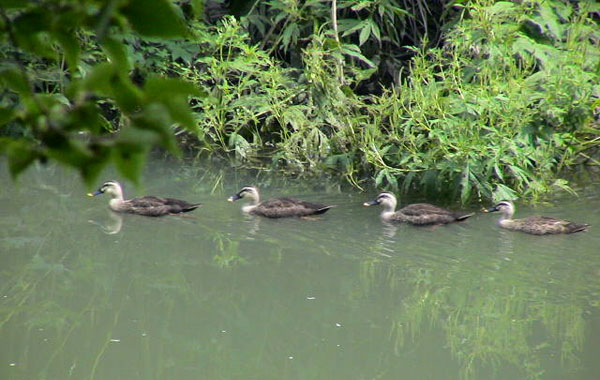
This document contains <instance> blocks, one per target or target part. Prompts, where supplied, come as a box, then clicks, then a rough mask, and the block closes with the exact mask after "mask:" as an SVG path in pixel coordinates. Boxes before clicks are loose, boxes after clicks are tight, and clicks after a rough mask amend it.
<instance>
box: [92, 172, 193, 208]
mask: <svg viewBox="0 0 600 380" xmlns="http://www.w3.org/2000/svg"><path fill="white" fill-rule="evenodd" d="M104 193H106V194H109V195H110V196H111V197H112V198H111V200H110V201H109V202H108V205H109V207H110V209H111V210H113V211H117V212H125V213H130V214H138V215H145V216H163V215H169V214H179V213H183V212H189V211H192V210H195V209H196V208H198V207H199V206H200V205H201V203H188V202H186V201H183V200H180V199H173V198H162V197H154V196H151V195H147V196H144V197H139V198H132V199H128V200H125V199H123V189H122V188H121V185H120V184H119V182H117V181H108V182H104V184H102V186H100V188H99V189H98V190H96V191H94V192H93V193H89V194H88V196H90V197H95V196H96V195H100V194H104Z"/></svg>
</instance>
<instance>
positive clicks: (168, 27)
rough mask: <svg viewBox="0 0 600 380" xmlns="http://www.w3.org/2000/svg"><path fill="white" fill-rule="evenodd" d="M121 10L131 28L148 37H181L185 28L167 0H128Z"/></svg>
mask: <svg viewBox="0 0 600 380" xmlns="http://www.w3.org/2000/svg"><path fill="white" fill-rule="evenodd" d="M121 12H122V13H123V15H125V17H126V18H127V20H128V21H129V23H130V24H131V26H132V27H133V29H134V30H135V31H137V32H138V33H140V34H142V35H144V36H148V37H164V38H170V37H183V36H185V35H186V29H185V27H184V24H183V20H181V18H180V17H179V16H178V15H177V13H176V12H175V10H174V9H173V6H172V5H171V4H170V2H169V1H167V0H129V2H128V4H127V5H125V6H124V7H122V8H121Z"/></svg>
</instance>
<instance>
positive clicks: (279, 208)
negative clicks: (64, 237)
mask: <svg viewBox="0 0 600 380" xmlns="http://www.w3.org/2000/svg"><path fill="white" fill-rule="evenodd" d="M242 198H248V199H250V200H251V203H249V204H247V205H244V206H243V207H242V211H243V212H245V213H248V214H252V215H260V216H264V217H267V218H286V217H306V216H311V215H320V214H324V213H326V212H327V211H329V209H331V208H333V207H335V206H328V205H324V204H321V203H315V202H308V201H303V200H299V199H294V198H270V199H267V200H266V201H262V202H261V201H260V195H259V194H258V189H257V188H256V187H254V186H244V187H243V188H242V189H241V190H240V191H239V192H238V193H237V194H235V195H232V196H230V197H229V198H228V199H227V200H228V201H229V202H235V201H237V200H238V199H242Z"/></svg>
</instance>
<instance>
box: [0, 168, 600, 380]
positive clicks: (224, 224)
mask: <svg viewBox="0 0 600 380" xmlns="http://www.w3.org/2000/svg"><path fill="white" fill-rule="evenodd" d="M149 167H151V168H152V169H148V170H147V171H146V173H145V177H144V186H145V187H144V188H143V189H138V190H137V191H136V189H135V188H134V187H133V186H132V185H130V184H126V185H125V193H126V196H130V197H131V196H135V195H141V194H142V193H144V194H153V195H162V196H170V197H178V198H182V199H186V200H188V201H194V202H197V201H199V202H203V203H204V206H203V207H202V208H200V209H198V210H196V211H195V212H194V213H193V214H192V215H193V217H184V218H182V217H165V218H145V217H140V216H135V215H124V216H122V217H121V216H118V215H115V214H112V213H111V212H110V211H109V210H108V198H107V197H102V196H101V197H96V198H93V199H92V198H87V197H85V196H84V195H85V193H86V192H87V191H88V190H90V189H88V188H86V187H84V186H83V185H82V184H81V183H80V182H79V178H78V176H77V175H76V173H72V172H67V171H63V170H60V169H58V168H56V167H45V168H43V167H40V168H33V169H32V170H30V171H29V172H27V173H26V174H25V175H24V176H23V177H22V178H20V180H19V182H18V183H17V184H13V183H12V182H11V181H10V179H9V176H8V174H7V169H6V165H4V164H2V165H0V181H1V183H2V185H1V187H0V342H1V345H0V378H1V379H3V380H9V379H129V380H130V379H511V380H513V379H567V378H569V379H597V376H598V373H600V361H599V360H598V358H599V357H600V338H599V337H600V312H599V308H598V306H599V304H600V249H599V247H600V213H599V212H598V210H600V197H599V196H598V195H597V191H596V190H597V188H596V189H591V188H588V189H582V191H581V192H580V193H581V196H580V197H579V198H574V197H570V196H569V197H565V198H564V199H562V200H561V201H560V202H552V203H550V204H547V205H545V206H542V207H537V208H536V209H531V208H527V207H525V206H522V205H521V204H518V209H517V217H518V216H519V215H521V216H526V215H533V214H534V213H535V214H544V215H551V216H559V217H564V218H567V219H571V220H574V221H579V222H587V223H590V224H592V228H591V229H590V231H589V232H587V233H580V234H575V235H570V236H548V237H537V236H529V235H525V234H520V233H515V232H510V231H504V230H499V229H498V228H497V227H496V220H497V215H488V214H477V215H476V216H475V217H473V218H471V219H469V220H468V221H467V222H465V223H463V224H456V225H449V226H442V227H428V228H414V227H411V226H406V225H399V226H389V225H384V224H382V223H381V222H380V220H379V217H378V214H379V210H378V209H377V208H375V207H370V208H366V207H362V203H363V202H364V201H365V200H369V199H371V198H372V197H373V196H374V195H375V194H374V193H373V192H369V193H360V192H358V191H356V190H352V189H345V190H341V189H340V188H339V187H337V186H336V185H335V184H331V183H330V182H329V181H327V180H323V181H319V182H320V183H318V184H316V183H315V184H311V185H306V184H300V183H291V184H288V185H287V187H285V188H281V185H278V183H277V181H274V180H269V179H268V177H260V176H259V177H256V176H253V177H250V176H249V175H248V174H244V173H242V172H236V171H235V170H234V169H232V168H220V169H215V170H214V171H211V170H210V169H206V168H203V169H202V170H200V169H193V168H189V167H188V168H180V167H179V166H177V165H174V164H172V163H171V164H167V163H161V162H160V161H159V162H152V163H151V164H150V165H149ZM113 177H117V176H116V175H110V176H108V175H107V178H105V179H112V178H113ZM247 184H258V185H260V186H261V188H262V189H263V195H264V196H265V197H268V196H278V195H285V196H295V197H299V198H303V199H307V200H313V201H320V202H323V203H327V204H335V205H337V206H338V207H337V208H335V209H333V210H331V211H330V212H328V213H327V214H325V215H324V216H323V217H322V218H320V219H319V220H300V219H286V220H268V219H259V218H252V217H247V216H244V215H242V213H241V212H240V207H241V203H240V202H237V203H234V204H232V203H229V202H227V201H226V198H227V197H228V196H229V195H232V194H234V193H235V192H236V191H237V190H239V188H240V187H241V186H243V185H247ZM430 201H433V200H430ZM519 206H520V207H519ZM478 207H479V206H473V207H472V209H474V210H476V209H477V208H478Z"/></svg>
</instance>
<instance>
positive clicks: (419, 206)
mask: <svg viewBox="0 0 600 380" xmlns="http://www.w3.org/2000/svg"><path fill="white" fill-rule="evenodd" d="M397 214H401V217H402V219H403V220H405V221H406V222H408V223H411V224H417V225H427V224H446V223H451V222H456V221H462V220H465V219H467V218H468V217H470V216H472V215H473V214H472V213H470V214H459V213H456V212H454V211H450V210H446V209H444V208H441V207H437V206H434V205H431V204H429V203H413V204H410V205H408V206H406V207H403V208H401V209H400V210H399V211H398V212H397Z"/></svg>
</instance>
